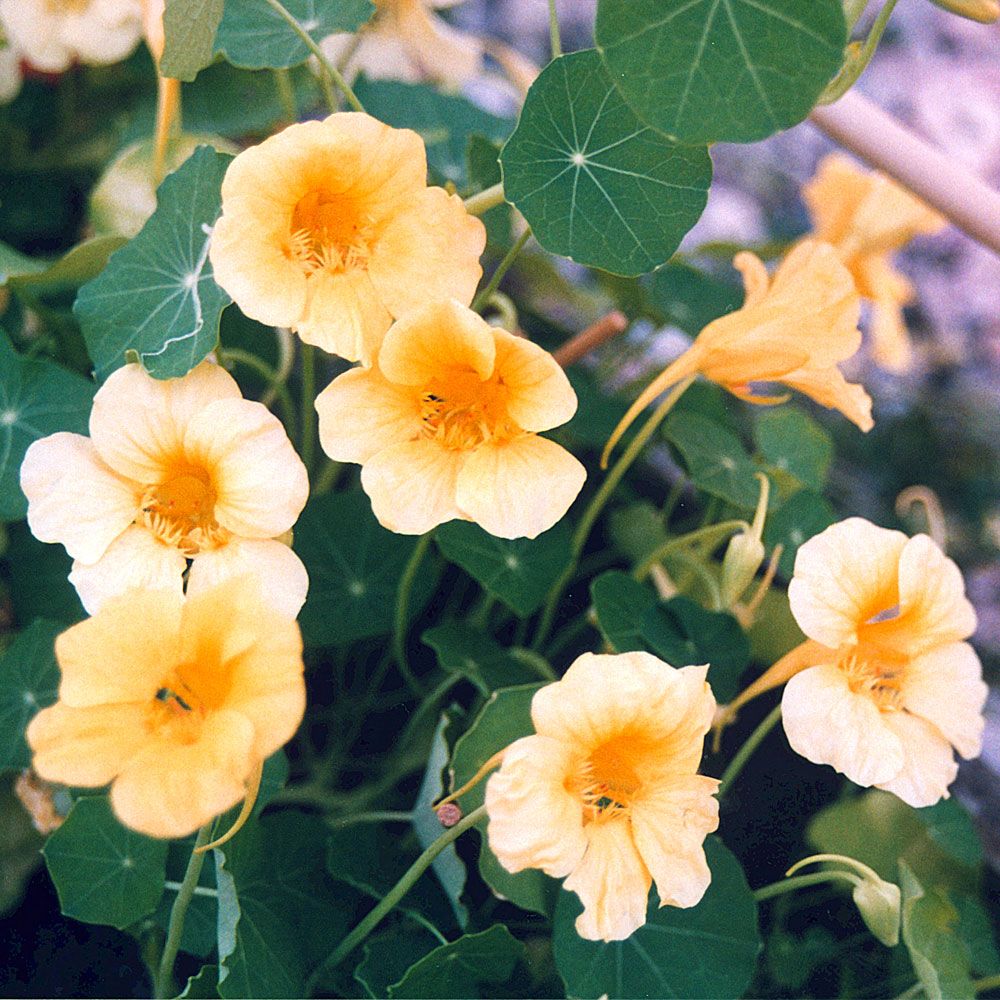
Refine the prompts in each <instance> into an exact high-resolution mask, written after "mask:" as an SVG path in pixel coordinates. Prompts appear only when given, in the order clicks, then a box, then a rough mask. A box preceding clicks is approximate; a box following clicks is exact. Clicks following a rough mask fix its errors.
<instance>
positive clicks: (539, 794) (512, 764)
mask: <svg viewBox="0 0 1000 1000" xmlns="http://www.w3.org/2000/svg"><path fill="white" fill-rule="evenodd" d="M577 764H578V760H577V755H576V754H575V752H574V749H573V748H572V747H570V746H568V745H567V744H564V743H557V742H556V741H555V740H550V739H548V738H547V737H545V736H527V737H525V738H524V739H520V740H517V741H516V742H515V743H512V744H511V745H510V746H509V747H508V748H507V750H506V751H505V753H504V759H503V764H502V766H501V768H500V770H499V771H497V772H496V773H495V774H493V775H492V776H491V777H490V779H489V781H488V782H487V784H486V811H487V813H488V814H489V817H490V822H489V826H488V827H487V835H488V837H489V844H490V849H491V850H492V851H493V853H494V854H495V855H496V857H497V860H498V861H499V862H500V864H501V865H503V867H504V868H506V869H507V871H509V872H519V871H523V870H524V869H525V868H540V869H541V870H542V871H543V872H545V873H546V874H547V875H551V876H553V878H564V877H565V876H566V875H568V874H569V873H570V872H571V871H573V869H574V868H576V866H577V865H578V864H579V863H580V860H581V859H582V858H583V853H584V851H585V850H586V848H587V838H586V836H585V835H584V832H583V807H582V805H581V803H580V800H579V799H577V798H576V797H574V796H573V795H571V794H570V793H569V792H568V791H567V789H566V779H567V777H569V776H571V775H572V774H573V772H574V770H575V768H576V766H577Z"/></svg>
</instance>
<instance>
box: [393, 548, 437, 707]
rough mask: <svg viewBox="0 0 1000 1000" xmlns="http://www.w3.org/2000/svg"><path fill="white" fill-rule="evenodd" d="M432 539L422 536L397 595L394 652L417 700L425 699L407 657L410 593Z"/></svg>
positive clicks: (405, 679)
mask: <svg viewBox="0 0 1000 1000" xmlns="http://www.w3.org/2000/svg"><path fill="white" fill-rule="evenodd" d="M432 537H433V536H432V535H431V533H430V532H429V531H428V532H427V534H425V535H421V536H420V538H419V540H418V541H417V544H416V545H415V546H414V548H413V554H412V555H411V556H410V561H409V562H408V563H407V564H406V569H404V570H403V575H402V576H401V577H400V578H399V590H398V591H397V594H396V630H395V633H394V634H393V652H394V654H395V657H396V665H397V666H398V667H399V672H400V673H401V674H402V675H403V680H404V681H406V686H407V687H408V688H409V689H410V690H411V691H412V692H413V694H414V695H415V696H416V697H417V698H422V697H423V691H422V690H421V687H420V683H419V682H418V681H417V678H416V677H415V676H414V673H413V671H412V669H411V668H410V661H409V658H408V657H407V655H406V634H407V632H408V630H409V625H410V593H411V592H412V590H413V581H414V580H415V579H416V578H417V570H419V569H420V564H421V563H422V562H423V561H424V556H425V555H426V554H427V549H428V548H429V547H430V544H431V538H432Z"/></svg>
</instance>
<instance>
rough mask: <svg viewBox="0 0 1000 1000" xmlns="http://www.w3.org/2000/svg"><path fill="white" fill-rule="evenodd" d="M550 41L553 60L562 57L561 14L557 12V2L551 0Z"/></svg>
mask: <svg viewBox="0 0 1000 1000" xmlns="http://www.w3.org/2000/svg"><path fill="white" fill-rule="evenodd" d="M549 40H550V44H551V46H552V58H553V59H558V58H559V57H560V56H561V55H562V40H561V39H560V37H559V14H558V13H557V11H556V0H549Z"/></svg>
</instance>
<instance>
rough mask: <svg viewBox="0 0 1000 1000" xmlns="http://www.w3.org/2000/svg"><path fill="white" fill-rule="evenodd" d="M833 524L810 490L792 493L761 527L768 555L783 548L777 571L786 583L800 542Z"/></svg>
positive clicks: (831, 514)
mask: <svg viewBox="0 0 1000 1000" xmlns="http://www.w3.org/2000/svg"><path fill="white" fill-rule="evenodd" d="M836 520H837V516H836V514H834V512H833V508H832V507H831V506H830V504H829V501H828V500H827V499H826V497H824V496H821V495H820V494H819V493H814V492H813V491H812V490H799V491H798V493H793V494H792V496H790V497H789V498H788V499H787V500H786V501H785V502H784V503H783V504H782V505H781V506H780V507H779V508H778V509H777V510H776V511H774V512H773V513H772V514H769V515H768V518H767V521H766V522H765V524H764V545H765V546H766V547H767V549H768V551H772V550H773V549H774V548H775V546H777V545H783V546H784V549H783V550H782V553H781V559H780V561H779V562H778V568H779V569H780V570H781V573H782V575H783V576H784V577H785V578H786V579H788V578H790V577H791V575H792V571H793V570H794V568H795V554H796V553H797V552H798V551H799V546H800V545H801V544H802V543H803V542H807V541H809V539H810V538H812V537H813V535H818V534H819V533H820V532H821V531H824V530H826V529H827V528H829V527H830V525H831V524H833V522H834V521H836Z"/></svg>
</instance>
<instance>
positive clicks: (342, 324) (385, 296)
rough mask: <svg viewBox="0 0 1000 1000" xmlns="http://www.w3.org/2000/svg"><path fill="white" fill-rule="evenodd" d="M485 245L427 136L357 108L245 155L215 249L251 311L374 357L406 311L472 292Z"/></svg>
mask: <svg viewBox="0 0 1000 1000" xmlns="http://www.w3.org/2000/svg"><path fill="white" fill-rule="evenodd" d="M485 243H486V230H485V228H484V227H483V224H482V223H481V222H480V221H479V220H478V219H477V218H475V217H474V216H471V215H469V214H468V213H467V212H466V211H465V207H464V206H463V204H462V200H461V198H459V197H458V196H457V195H449V194H447V193H446V192H445V191H444V189H443V188H437V187H428V186H427V158H426V151H425V149H424V143H423V140H422V139H421V138H420V136H418V135H417V133H416V132H411V131H410V130H409V129H397V128H390V127H389V126H388V125H384V124H383V123H382V122H380V121H377V120H376V119H375V118H372V117H370V116H368V115H364V114H359V113H355V112H344V113H339V114H334V115H330V117H329V118H327V119H325V120H324V121H311V122H303V123H301V124H298V125H292V126H290V127H289V128H286V129H285V130H284V131H282V132H279V133H278V134H277V135H275V136H272V137H271V138H270V139H267V140H265V141H264V142H262V143H261V144H260V145H259V146H254V147H252V148H250V149H247V150H245V151H244V152H242V153H240V155H239V156H237V157H236V159H234V160H233V162H232V164H230V166H229V169H228V170H227V171H226V176H225V179H224V180H223V182H222V216H221V218H220V219H219V221H218V222H217V223H216V225H215V230H214V232H213V234H212V243H211V249H210V257H211V261H212V266H213V268H214V270H215V278H216V280H217V281H218V282H219V284H220V285H221V286H222V287H223V288H225V289H226V291H227V292H229V294H230V295H232V297H233V298H234V299H235V300H236V303H237V305H239V307H240V308H241V309H242V310H243V312H244V313H246V314H247V315H248V316H251V317H252V318H253V319H256V320H259V321H260V322H262V323H266V324H268V325H271V326H282V327H290V328H291V329H292V330H295V331H296V332H297V333H298V334H299V336H300V337H301V338H302V339H303V340H304V341H306V343H309V344H315V345H316V346H318V347H322V348H323V349H324V350H326V351H329V352H330V353H332V354H339V355H340V356H341V357H344V358H347V359H348V360H350V361H363V362H364V363H366V364H369V363H370V362H371V359H372V357H373V356H374V352H375V350H376V349H377V348H378V345H379V343H380V342H381V340H382V337H383V335H384V334H385V332H386V331H387V330H388V329H389V327H390V325H391V324H392V320H393V319H394V318H399V317H400V316H402V315H403V313H405V312H407V311H409V310H412V309H415V308H417V307H419V306H422V305H424V304H426V303H428V302H432V301H436V300H439V299H444V298H456V299H459V300H461V301H462V302H463V303H465V304H468V303H469V302H471V301H472V296H473V294H474V292H475V290H476V285H477V284H478V283H479V279H480V277H482V269H481V268H480V266H479V256H480V254H481V253H482V252H483V248H484V246H485Z"/></svg>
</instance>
